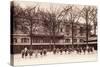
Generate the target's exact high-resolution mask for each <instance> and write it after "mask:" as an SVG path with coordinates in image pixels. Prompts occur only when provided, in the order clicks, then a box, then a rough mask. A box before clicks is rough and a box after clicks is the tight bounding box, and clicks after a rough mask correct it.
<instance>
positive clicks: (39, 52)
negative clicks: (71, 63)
mask: <svg viewBox="0 0 100 67" xmlns="http://www.w3.org/2000/svg"><path fill="white" fill-rule="evenodd" d="M75 51H76V53H77V54H81V53H84V54H86V52H87V53H92V52H93V51H94V48H93V47H88V46H87V47H77V48H54V49H53V50H51V51H48V49H37V50H33V49H27V48H26V47H25V48H24V49H23V50H22V51H21V54H22V58H26V57H27V56H28V55H29V56H30V58H31V57H32V56H33V54H34V55H35V57H38V55H41V56H46V55H47V52H53V54H54V55H55V54H60V55H62V54H63V52H65V54H71V53H73V52H75Z"/></svg>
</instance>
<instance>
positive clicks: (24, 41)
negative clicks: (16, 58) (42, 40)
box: [21, 38, 29, 43]
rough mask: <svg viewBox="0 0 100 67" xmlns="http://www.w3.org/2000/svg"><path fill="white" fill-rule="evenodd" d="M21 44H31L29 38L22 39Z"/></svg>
mask: <svg viewBox="0 0 100 67" xmlns="http://www.w3.org/2000/svg"><path fill="white" fill-rule="evenodd" d="M21 42H22V43H28V42H29V39H28V38H22V39H21Z"/></svg>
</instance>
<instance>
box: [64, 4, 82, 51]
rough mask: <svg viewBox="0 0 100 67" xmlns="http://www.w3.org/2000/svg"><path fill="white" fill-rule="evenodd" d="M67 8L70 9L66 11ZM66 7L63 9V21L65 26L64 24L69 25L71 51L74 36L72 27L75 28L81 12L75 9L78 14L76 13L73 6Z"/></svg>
mask: <svg viewBox="0 0 100 67" xmlns="http://www.w3.org/2000/svg"><path fill="white" fill-rule="evenodd" d="M68 7H69V8H70V9H69V10H68ZM68 7H67V6H66V7H65V8H64V12H65V14H64V16H65V18H66V20H65V21H64V25H66V24H68V23H70V24H71V33H72V49H73V44H74V42H73V40H74V36H75V35H74V34H75V30H74V26H75V24H76V23H78V21H79V18H80V13H81V10H80V9H77V10H78V11H79V12H76V11H75V10H76V8H74V6H73V5H70V6H68Z"/></svg>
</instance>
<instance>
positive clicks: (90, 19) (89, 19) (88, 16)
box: [81, 6, 97, 45]
mask: <svg viewBox="0 0 100 67" xmlns="http://www.w3.org/2000/svg"><path fill="white" fill-rule="evenodd" d="M96 12H97V11H96V9H95V7H93V6H84V8H83V9H82V13H81V16H82V17H83V18H84V19H85V22H86V43H87V45H88V37H89V35H90V31H91V30H90V28H89V26H90V25H91V23H93V24H94V30H95V31H96V25H97V18H96Z"/></svg>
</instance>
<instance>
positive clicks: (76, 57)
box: [14, 51, 97, 66]
mask: <svg viewBox="0 0 100 67" xmlns="http://www.w3.org/2000/svg"><path fill="white" fill-rule="evenodd" d="M96 60H97V52H96V51H95V52H93V53H91V54H88V53H86V54H85V55H84V54H81V55H80V54H76V52H74V53H71V54H65V53H64V52H63V54H62V55H61V54H56V55H54V54H53V53H52V52H48V53H47V55H46V56H40V55H38V57H35V55H34V54H33V56H32V57H31V58H30V57H29V56H27V57H26V58H21V54H15V55H14V65H15V66H16V65H33V64H52V63H69V62H85V61H96Z"/></svg>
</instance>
